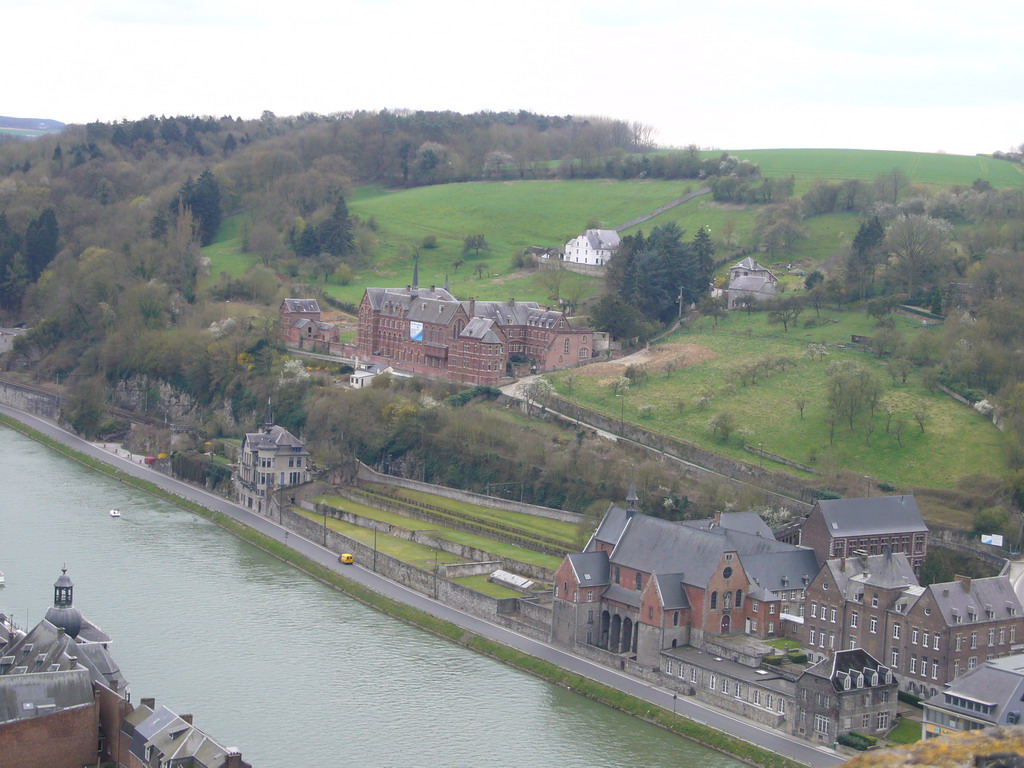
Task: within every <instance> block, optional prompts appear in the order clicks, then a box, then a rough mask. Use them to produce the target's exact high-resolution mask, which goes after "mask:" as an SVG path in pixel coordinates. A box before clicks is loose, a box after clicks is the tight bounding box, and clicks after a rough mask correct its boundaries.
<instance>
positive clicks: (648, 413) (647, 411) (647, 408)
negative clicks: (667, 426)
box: [640, 405, 654, 419]
mask: <svg viewBox="0 0 1024 768" xmlns="http://www.w3.org/2000/svg"><path fill="white" fill-rule="evenodd" d="M653 415H654V406H653V405H641V406H640V418H641V419H649V418H651V417H652V416H653Z"/></svg>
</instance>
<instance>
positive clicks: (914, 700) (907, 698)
mask: <svg viewBox="0 0 1024 768" xmlns="http://www.w3.org/2000/svg"><path fill="white" fill-rule="evenodd" d="M896 698H898V699H899V700H900V701H902V702H903V703H904V704H910V705H911V706H913V707H917V708H918V709H923V707H922V706H921V697H920V696H915V695H914V694H912V693H907V692H906V691H898V692H897V693H896Z"/></svg>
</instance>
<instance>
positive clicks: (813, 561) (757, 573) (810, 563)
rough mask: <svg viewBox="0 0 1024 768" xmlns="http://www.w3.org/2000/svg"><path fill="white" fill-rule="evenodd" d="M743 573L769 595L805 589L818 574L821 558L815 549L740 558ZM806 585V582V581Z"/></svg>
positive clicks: (800, 549) (742, 556)
mask: <svg viewBox="0 0 1024 768" xmlns="http://www.w3.org/2000/svg"><path fill="white" fill-rule="evenodd" d="M740 561H741V562H742V563H743V569H744V570H745V571H746V572H747V575H748V576H750V577H751V578H752V579H754V580H755V581H756V582H757V585H758V586H760V587H763V588H764V589H767V590H768V591H770V592H779V591H781V590H785V589H805V588H806V585H807V583H809V582H810V580H811V579H813V578H814V575H815V574H816V573H817V572H818V558H817V555H815V554H814V550H813V549H806V548H803V547H801V548H799V549H793V550H790V551H784V552H771V553H762V554H749V555H740ZM805 576H806V577H807V582H804V577H805Z"/></svg>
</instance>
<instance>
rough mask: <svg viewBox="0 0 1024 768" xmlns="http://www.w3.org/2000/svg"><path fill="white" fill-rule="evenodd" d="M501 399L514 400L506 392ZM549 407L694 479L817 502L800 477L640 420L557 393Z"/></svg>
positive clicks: (795, 503)
mask: <svg viewBox="0 0 1024 768" xmlns="http://www.w3.org/2000/svg"><path fill="white" fill-rule="evenodd" d="M501 400H502V401H503V402H509V401H510V400H515V398H510V397H508V396H507V395H503V396H502V398H501ZM547 410H548V411H549V412H550V413H552V414H553V415H554V416H555V417H557V418H561V419H563V420H565V421H569V422H571V423H573V424H576V423H583V424H586V425H587V426H590V427H596V428H598V429H601V430H604V431H607V432H611V433H612V434H617V435H622V436H623V437H625V438H626V439H628V440H631V441H633V442H634V443H637V444H638V445H639V446H640V447H642V448H645V449H647V450H649V451H651V452H653V453H654V454H656V455H660V454H662V453H664V454H665V455H666V456H670V457H674V458H676V459H679V460H680V462H681V463H678V464H677V467H678V469H679V471H680V473H681V474H683V475H684V476H685V477H690V478H692V479H694V480H708V479H715V480H716V481H719V482H723V483H726V484H728V485H730V486H732V487H734V488H736V489H737V490H745V491H749V490H754V491H757V492H758V493H761V494H763V495H764V497H765V501H766V503H769V504H772V505H774V506H780V507H784V508H786V509H788V510H790V511H792V512H794V513H797V514H806V513H807V512H808V511H810V509H811V507H812V506H813V504H814V498H813V496H812V495H811V492H810V489H808V488H806V487H805V485H804V483H803V482H802V481H801V480H800V478H797V477H794V476H792V475H787V474H785V473H782V472H773V471H771V470H767V469H764V468H763V467H755V466H751V465H749V464H745V463H743V462H739V461H734V460H732V459H729V458H726V457H725V456H719V455H718V454H715V453H712V452H711V451H707V450H705V449H703V448H700V447H698V446H696V445H693V444H692V443H687V442H685V441H682V440H679V439H676V438H673V437H670V436H668V435H663V434H659V433H657V432H654V431H653V430H648V429H644V428H643V427H641V426H639V425H637V424H631V423H623V422H620V421H619V419H617V418H615V417H614V416H608V415H605V414H602V413H598V412H597V411H594V410H592V409H590V408H586V407H584V406H581V405H577V404H576V403H571V402H569V401H568V400H564V399H562V398H560V397H558V396H554V397H552V398H551V400H550V402H549V403H548V404H547Z"/></svg>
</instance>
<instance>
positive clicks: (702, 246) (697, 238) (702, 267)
mask: <svg viewBox="0 0 1024 768" xmlns="http://www.w3.org/2000/svg"><path fill="white" fill-rule="evenodd" d="M693 254H694V256H695V257H696V259H697V265H696V266H697V270H698V275H697V278H698V279H700V278H701V277H703V278H704V279H705V280H706V281H707V282H708V283H710V282H711V276H712V274H714V271H715V262H714V260H713V259H712V257H713V256H714V255H715V244H714V243H713V242H711V232H710V230H709V229H708V228H707V227H701V228H700V229H698V230H697V234H696V235H694V236H693Z"/></svg>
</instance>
